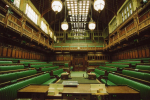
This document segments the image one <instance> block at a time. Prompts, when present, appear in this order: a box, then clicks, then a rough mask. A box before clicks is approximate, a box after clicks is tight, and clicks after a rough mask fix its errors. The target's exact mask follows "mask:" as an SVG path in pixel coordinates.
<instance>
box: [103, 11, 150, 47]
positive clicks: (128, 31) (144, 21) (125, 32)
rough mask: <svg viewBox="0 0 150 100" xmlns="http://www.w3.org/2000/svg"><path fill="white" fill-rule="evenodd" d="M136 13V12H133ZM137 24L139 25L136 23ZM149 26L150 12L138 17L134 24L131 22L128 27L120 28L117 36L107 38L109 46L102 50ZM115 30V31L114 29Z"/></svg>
mask: <svg viewBox="0 0 150 100" xmlns="http://www.w3.org/2000/svg"><path fill="white" fill-rule="evenodd" d="M135 13H137V12H135ZM138 22H139V23H138ZM149 26H150V10H148V11H147V12H146V13H144V14H143V15H142V16H140V17H139V20H137V21H136V22H135V21H134V20H133V22H131V23H130V24H129V25H128V26H126V27H124V28H122V29H121V30H120V32H119V35H114V36H113V37H110V38H109V41H110V42H109V44H108V45H106V46H105V47H104V49H107V48H110V47H111V46H112V45H114V44H116V43H118V42H119V41H121V40H123V39H125V38H128V37H130V36H132V35H135V34H137V33H138V32H139V31H142V29H144V28H146V27H149ZM116 30H117V29H116Z"/></svg>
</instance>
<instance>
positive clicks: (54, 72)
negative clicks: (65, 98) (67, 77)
mask: <svg viewBox="0 0 150 100" xmlns="http://www.w3.org/2000/svg"><path fill="white" fill-rule="evenodd" d="M62 73H66V72H63V69H62V68H61V69H58V70H53V71H52V75H54V76H57V77H58V78H60V77H61V74H62Z"/></svg>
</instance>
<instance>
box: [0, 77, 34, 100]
mask: <svg viewBox="0 0 150 100" xmlns="http://www.w3.org/2000/svg"><path fill="white" fill-rule="evenodd" d="M29 84H36V80H35V78H30V79H27V80H24V81H21V82H18V83H15V84H12V85H9V86H6V87H2V88H0V100H15V99H16V98H17V91H18V90H19V89H21V88H23V87H25V86H27V85H29Z"/></svg>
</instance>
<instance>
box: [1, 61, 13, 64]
mask: <svg viewBox="0 0 150 100" xmlns="http://www.w3.org/2000/svg"><path fill="white" fill-rule="evenodd" d="M0 64H12V61H0Z"/></svg>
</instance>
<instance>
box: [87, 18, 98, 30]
mask: <svg viewBox="0 0 150 100" xmlns="http://www.w3.org/2000/svg"><path fill="white" fill-rule="evenodd" d="M88 27H89V29H90V30H94V29H95V27H96V23H95V22H94V21H93V19H92V18H91V20H90V22H89V25H88Z"/></svg>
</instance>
